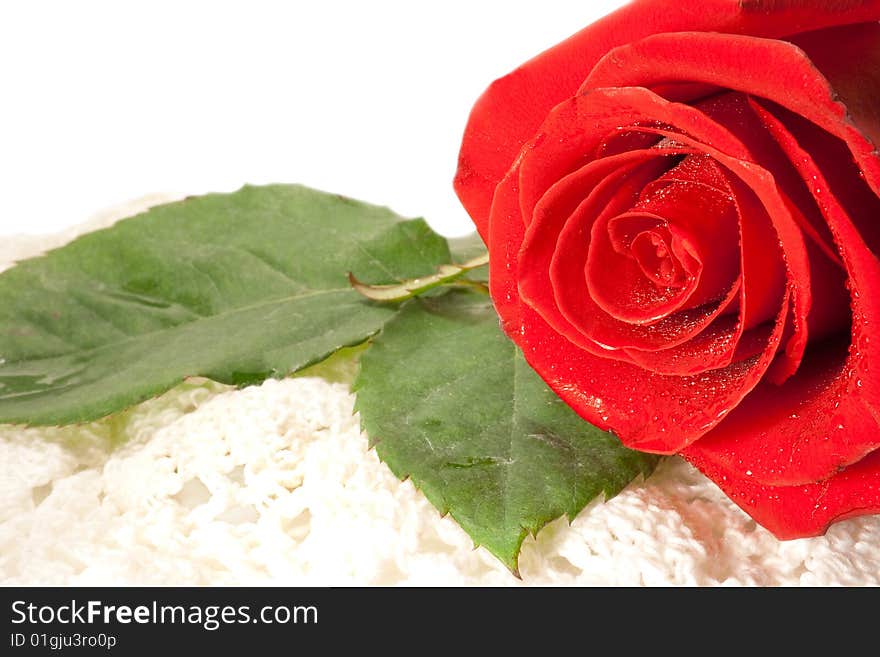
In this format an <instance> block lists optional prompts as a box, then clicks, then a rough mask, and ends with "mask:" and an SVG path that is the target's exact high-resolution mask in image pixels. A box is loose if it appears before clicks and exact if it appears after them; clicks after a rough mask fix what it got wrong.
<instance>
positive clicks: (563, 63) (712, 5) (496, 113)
mask: <svg viewBox="0 0 880 657" xmlns="http://www.w3.org/2000/svg"><path fill="white" fill-rule="evenodd" d="M878 19H880V0H867V1H862V0H858V1H843V2H841V1H838V2H833V3H829V2H827V0H807V1H804V0H798V1H793V0H789V1H787V2H780V1H779V0H773V1H770V0H748V1H747V0H680V1H679V2H675V3H670V2H668V0H641V1H640V2H633V3H631V4H628V5H626V6H624V7H622V8H621V9H619V10H618V11H615V12H614V13H612V14H610V15H608V16H606V17H605V18H603V19H602V20H600V21H597V22H595V23H593V24H592V25H590V26H588V27H586V28H585V29H583V30H581V31H580V32H578V33H577V34H575V35H573V36H571V37H570V38H568V39H566V40H565V41H563V42H562V43H559V44H557V45H556V46H554V47H552V48H550V49H548V50H546V51H544V52H543V53H541V54H540V55H538V56H537V57H535V58H533V59H531V60H530V61H528V62H526V63H525V64H524V65H522V66H521V67H519V68H518V69H516V70H515V71H513V72H512V73H510V74H509V75H507V76H505V77H503V78H500V79H499V80H496V81H495V82H494V83H493V84H492V85H491V86H490V87H489V88H488V89H487V90H486V92H485V93H484V94H483V95H482V96H481V97H480V99H479V100H478V101H477V103H476V104H475V106H474V108H473V110H472V111H471V115H470V118H469V119H468V124H467V127H466V129H465V134H464V138H463V141H462V147H461V151H460V154H459V167H458V171H457V173H456V177H455V189H456V192H457V193H458V196H459V198H460V199H461V201H462V204H463V205H464V206H465V208H466V209H467V211H468V212H469V214H470V215H471V217H472V218H473V220H474V223H475V224H476V226H477V229H478V230H479V232H480V234H481V235H482V236H483V239H484V240H485V239H486V238H487V237H488V221H489V212H490V208H491V204H492V197H493V194H494V192H495V186H496V185H497V184H498V183H499V182H500V181H501V179H502V178H503V177H504V174H505V173H506V172H507V170H508V169H509V167H510V166H511V164H512V163H513V161H514V159H515V158H516V156H517V153H519V151H520V149H521V148H522V146H523V144H525V142H526V141H528V140H529V139H530V138H531V137H532V135H533V134H534V133H535V131H536V130H537V129H538V127H539V126H540V125H541V122H542V121H543V120H544V117H545V116H546V115H547V113H548V112H549V111H550V109H552V108H553V107H554V106H555V105H557V104H558V103H560V102H562V101H564V100H565V99H566V98H569V97H570V96H573V95H574V94H575V92H576V91H577V89H578V87H579V86H580V84H581V83H582V82H583V80H584V78H586V77H587V74H588V73H589V72H590V70H591V69H592V68H593V66H594V65H595V64H596V62H597V61H598V60H599V59H600V58H601V57H603V56H604V55H605V54H606V53H607V52H608V51H609V50H611V49H612V48H615V47H617V46H620V45H623V44H625V43H628V42H631V41H634V40H637V39H640V38H643V37H645V36H648V35H652V34H659V33H663V32H680V31H691V30H693V31H713V32H729V33H737V34H752V35H756V36H766V37H771V38H776V37H781V36H785V35H788V34H795V33H798V32H805V31H807V30H815V29H818V28H822V27H827V26H832V25H845V24H851V23H861V22H865V21H871V20H878ZM724 86H728V85H724Z"/></svg>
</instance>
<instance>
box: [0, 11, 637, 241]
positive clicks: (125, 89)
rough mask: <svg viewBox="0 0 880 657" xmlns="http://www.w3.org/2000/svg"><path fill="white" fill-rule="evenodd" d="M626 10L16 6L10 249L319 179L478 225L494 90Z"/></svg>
mask: <svg viewBox="0 0 880 657" xmlns="http://www.w3.org/2000/svg"><path fill="white" fill-rule="evenodd" d="M622 4H624V2H623V1H622V0H616V1H608V2H602V1H593V2H585V1H583V0H580V1H575V0H569V1H560V0H540V1H536V0H529V1H518V0H465V1H459V0H447V1H446V2H417V1H412V0H410V1H406V0H399V1H396V2H392V1H391V0H362V1H360V2H358V1H355V0H351V1H343V0H310V1H308V2H305V1H303V2H299V1H293V2H290V1H289V2H270V1H260V0H247V1H244V0H242V1H238V2H223V1H218V0H214V1H211V2H196V1H190V2H185V1H183V0H177V1H171V2H168V1H165V0H151V1H149V2H125V1H120V0H115V1H106V2H102V1H91V0H77V1H76V2H71V1H69V0H68V1H65V2H43V1H40V0H31V1H29V2H26V1H24V0H19V1H13V0H3V1H2V3H0V76H2V78H0V178H2V183H0V185H2V186H0V190H2V192H0V235H10V234H16V233H37V234H39V233H48V232H55V231H58V230H60V229H62V228H64V227H67V226H71V225H74V224H78V223H80V222H82V221H85V220H87V219H88V218H89V217H90V216H91V215H93V214H94V213H96V212H97V211H100V210H102V209H105V208H106V207H108V206H111V205H113V204H117V203H121V202H124V201H127V200H130V199H133V198H137V197H140V196H143V195H146V194H149V193H154V192H172V193H188V194H198V193H204V192H208V191H232V190H235V189H237V188H238V187H240V186H241V185H242V184H244V183H268V182H299V183H303V184H307V185H310V186H313V187H317V188H319V189H325V190H328V191H333V192H338V193H342V194H346V195H349V196H353V197H356V198H360V199H363V200H366V201H370V202H373V203H377V204H380V205H387V206H390V207H391V208H393V209H394V210H396V211H397V212H399V213H401V214H403V215H405V216H424V217H425V218H426V219H428V221H429V222H430V223H431V224H432V226H434V228H435V229H437V230H439V231H440V232H441V233H443V234H446V235H459V234H463V233H466V232H470V231H471V230H472V227H471V224H470V221H469V219H468V217H467V215H466V213H465V212H464V210H463V209H461V207H460V206H459V204H458V201H457V199H456V197H455V195H454V193H453V191H452V184H451V181H452V177H453V174H454V172H455V165H456V158H457V154H458V147H459V141H460V138H461V134H462V131H463V129H464V125H465V121H466V119H467V115H468V113H469V111H470V108H471V106H472V104H473V102H474V101H475V100H476V98H477V97H478V96H479V94H480V93H481V92H482V91H483V89H484V88H485V87H486V86H487V85H488V84H489V83H490V82H491V81H492V80H493V79H494V78H496V77H499V76H501V75H503V74H505V73H507V72H508V71H510V70H511V69H513V68H515V67H516V66H517V65H518V64H520V63H522V62H523V61H525V60H526V59H528V58H530V57H532V56H533V55H535V54H537V53H538V52H540V51H541V50H543V49H544V48H546V47H549V46H551V45H553V44H554V43H556V42H557V41H560V40H562V39H563V38H565V37H566V36H568V35H569V34H571V33H573V32H575V31H577V30H578V29H580V28H581V27H583V26H585V25H587V24H588V23H590V22H592V21H593V20H595V19H596V18H597V17H599V16H601V15H603V14H605V13H607V12H609V11H611V10H613V9H615V8H616V7H619V6H620V5H622Z"/></svg>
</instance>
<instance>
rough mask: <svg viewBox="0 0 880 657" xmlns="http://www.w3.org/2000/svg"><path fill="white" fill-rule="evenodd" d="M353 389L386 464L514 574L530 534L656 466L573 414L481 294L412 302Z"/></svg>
mask: <svg viewBox="0 0 880 657" xmlns="http://www.w3.org/2000/svg"><path fill="white" fill-rule="evenodd" d="M355 389H356V391H357V407H356V408H357V410H358V411H359V412H360V414H361V418H362V423H363V426H364V429H365V430H366V431H367V433H368V434H369V435H370V436H371V439H372V440H373V441H374V443H375V444H376V450H377V453H378V455H379V457H380V458H381V459H382V460H383V461H385V462H386V463H387V464H388V465H389V467H390V468H391V470H392V471H393V472H394V473H395V475H397V476H398V477H400V478H406V477H409V478H411V479H412V481H413V482H414V483H415V484H416V486H417V487H418V488H420V489H421V490H422V491H423V492H424V494H425V495H426V496H427V498H428V499H429V500H430V501H431V503H432V504H433V505H434V506H435V507H437V509H439V511H440V512H441V513H442V514H446V513H449V514H450V515H451V516H452V517H453V518H454V519H455V520H456V521H457V522H458V523H459V524H460V525H461V526H462V528H464V530H465V531H466V532H468V534H470V536H471V537H472V538H473V540H474V542H475V543H476V544H477V545H483V546H485V547H486V548H487V549H488V550H489V551H490V552H492V553H493V554H494V555H495V556H497V557H498V558H499V559H500V560H501V561H502V562H504V564H505V565H507V567H508V568H510V569H511V570H512V571H513V572H514V573H517V558H518V555H519V550H520V546H521V545H522V542H523V539H524V538H525V537H526V535H527V534H529V533H531V534H535V533H537V531H538V530H539V529H540V528H541V527H543V526H544V525H546V524H547V523H548V522H550V521H551V520H553V519H555V518H557V517H559V516H561V515H563V514H564V515H567V516H568V518H569V519H572V518H574V516H575V515H577V513H578V512H579V511H580V510H581V509H583V507H584V506H585V505H586V504H587V503H588V502H589V501H590V500H591V499H593V498H594V497H596V496H597V495H599V494H600V493H604V494H605V496H606V498H607V497H610V496H612V495H614V494H616V493H617V492H619V491H620V490H621V489H622V488H623V487H624V486H626V485H627V484H628V483H629V482H630V481H631V480H632V479H633V478H634V477H636V476H637V475H639V474H643V475H647V474H649V473H650V472H651V471H652V469H653V467H654V465H655V464H656V462H657V458H656V457H654V456H652V455H648V454H642V453H639V452H634V451H631V450H628V449H626V448H625V447H623V446H622V445H621V444H620V442H619V441H618V440H617V439H616V438H615V437H614V436H613V435H612V434H609V433H606V432H604V431H600V430H599V429H597V428H595V427H593V426H592V425H590V424H589V423H587V422H585V421H584V420H582V419H581V418H580V417H579V416H577V415H576V414H575V413H574V412H573V411H572V410H571V409H570V408H569V407H568V406H566V405H565V403H563V402H562V401H561V400H560V399H559V398H558V397H557V396H556V394H555V393H554V392H553V391H552V390H550V388H548V387H547V385H546V384H545V383H544V382H543V381H542V380H541V379H540V378H539V377H538V375H537V374H535V373H534V371H533V370H532V369H531V368H530V367H529V366H528V364H527V363H526V362H525V360H524V359H523V357H522V354H521V353H520V352H519V350H518V349H517V348H516V347H515V345H514V344H513V343H512V342H511V341H510V340H509V339H508V338H507V337H506V336H504V335H503V333H502V332H501V330H500V329H499V326H498V317H497V315H496V314H495V311H494V309H493V308H492V306H491V304H490V303H489V302H488V301H487V300H486V298H485V297H481V296H479V295H477V294H473V293H468V292H451V293H449V294H447V295H445V296H442V297H435V298H428V299H426V298H422V299H417V300H414V301H411V302H409V303H408V304H407V305H406V306H405V307H404V308H403V310H402V311H401V313H400V314H399V315H398V316H397V317H395V318H394V319H393V320H392V321H390V322H389V323H388V324H387V325H386V327H385V329H384V330H383V331H382V333H381V334H380V335H379V336H377V337H376V338H375V339H374V341H373V344H372V346H371V347H370V349H368V350H367V351H366V352H365V353H364V354H363V356H362V357H361V370H360V374H359V376H358V378H357V381H356V383H355Z"/></svg>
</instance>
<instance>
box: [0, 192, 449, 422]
mask: <svg viewBox="0 0 880 657" xmlns="http://www.w3.org/2000/svg"><path fill="white" fill-rule="evenodd" d="M450 259H451V256H450V253H449V248H448V246H447V243H446V241H445V240H444V239H443V238H441V237H440V236H438V235H437V234H436V233H434V232H432V231H431V229H430V228H429V227H428V225H427V224H426V223H425V222H424V221H423V220H421V219H418V220H412V221H402V220H401V219H400V217H398V216H397V215H395V214H393V213H392V212H391V211H389V210H387V209H385V208H380V207H376V206H372V205H367V204H365V203H360V202H357V201H353V200H351V199H347V198H344V197H341V196H336V195H332V194H326V193H323V192H317V191H314V190H310V189H307V188H305V187H300V186H293V185H275V186H267V187H245V188H243V189H241V190H240V191H238V192H235V193H233V194H211V195H208V196H203V197H198V198H190V199H187V200H184V201H181V202H179V203H172V204H169V205H163V206H160V207H156V208H153V209H151V210H150V211H148V212H146V213H145V214H142V215H140V216H137V217H134V218H131V219H127V220H125V221H122V222H120V223H118V224H116V225H115V226H114V227H112V228H110V229H107V230H102V231H97V232H94V233H91V234H88V235H85V236H83V237H81V238H79V239H77V240H76V241H74V242H72V243H71V244H69V245H67V246H65V247H63V248H61V249H58V250H56V251H53V252H52V253H50V254H48V255H46V256H44V257H40V258H35V259H32V260H28V261H25V262H23V263H21V264H19V265H17V266H16V267H14V268H12V269H10V270H8V271H6V272H4V273H3V274H2V275H0V422H6V423H26V424H31V425H48V424H66V423H73V422H83V421H88V420H93V419H96V418H99V417H103V416H105V415H108V414H110V413H113V412H116V411H119V410H121V409H124V408H126V407H128V406H131V405H133V404H135V403H137V402H140V401H142V400H144V399H147V398H149V397H153V396H155V395H157V394H160V393H162V392H164V391H165V390H167V389H169V388H171V387H172V386H174V385H176V384H178V383H179V382H180V381H181V380H183V379H185V378H186V377H191V376H198V375H201V376H205V377H208V378H211V379H214V380H215V381H219V382H221V383H227V384H233V385H244V384H249V383H253V382H258V381H261V380H263V379H265V378H266V377H282V376H285V375H287V374H289V373H291V372H295V371H297V370H300V369H302V368H304V367H306V366H309V365H311V364H314V363H317V362H319V361H321V360H323V359H324V358H326V357H327V356H329V355H330V354H332V353H333V352H335V351H336V350H337V349H339V348H341V347H345V346H352V345H356V344H358V343H361V342H363V341H364V340H366V339H367V338H369V337H370V336H371V335H373V334H375V333H376V332H377V331H379V330H380V329H381V328H382V326H383V325H384V323H385V322H386V321H387V320H388V319H389V318H391V317H393V316H394V314H395V313H396V312H397V309H396V308H395V307H389V306H382V305H379V304H375V303H371V302H369V301H367V300H365V299H363V298H362V297H361V296H360V295H358V293H357V292H355V291H354V290H352V289H351V288H350V287H349V284H348V281H347V280H346V272H348V271H352V272H354V273H355V274H356V275H357V276H359V277H361V278H362V279H365V280H370V281H376V282H380V283H381V282H384V283H393V282H395V281H398V280H401V279H406V278H412V277H416V276H420V275H422V274H426V273H430V272H432V271H433V270H434V268H435V267H436V266H437V265H439V264H442V263H446V262H449V261H450Z"/></svg>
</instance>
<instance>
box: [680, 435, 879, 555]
mask: <svg viewBox="0 0 880 657" xmlns="http://www.w3.org/2000/svg"><path fill="white" fill-rule="evenodd" d="M875 429H876V425H875ZM701 442H702V441H701ZM685 458H687V460H688V461H690V462H691V463H692V464H693V465H694V466H696V467H697V468H699V469H700V471H702V472H704V473H706V475H707V476H709V477H710V478H711V479H712V480H713V481H715V482H717V483H718V486H719V487H720V488H721V490H723V491H724V492H725V493H726V494H727V495H728V496H729V497H730V498H731V499H732V500H733V501H734V502H736V503H737V504H738V505H739V506H740V507H741V508H742V509H743V510H744V511H745V512H746V513H748V514H749V515H750V516H751V517H752V518H754V519H755V520H756V521H757V522H759V523H760V524H761V525H762V526H764V527H766V528H767V529H768V530H770V531H771V532H773V534H774V535H776V537H777V538H780V539H783V540H786V539H792V538H802V537H806V536H819V535H821V534H823V533H825V530H826V529H827V528H828V526H829V525H830V524H831V523H833V522H836V521H838V520H844V519H845V518H852V517H855V516H860V515H866V514H870V513H878V512H880V451H877V452H874V453H873V454H871V455H869V456H866V457H865V458H864V459H862V460H861V461H859V462H858V463H856V464H855V465H851V466H849V467H848V468H846V469H844V470H841V471H840V472H839V473H838V474H835V475H834V476H832V477H830V478H829V479H826V480H823V481H820V482H817V483H810V484H803V485H794V486H766V485H762V484H760V483H757V482H756V481H754V479H753V478H752V477H751V476H750V475H748V474H745V475H743V474H742V473H740V472H734V471H729V470H726V469H724V468H722V467H719V466H718V465H717V464H715V463H713V462H709V461H705V460H703V459H702V458H701V457H700V456H698V455H696V454H694V453H691V452H690V450H688V451H687V452H685Z"/></svg>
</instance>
